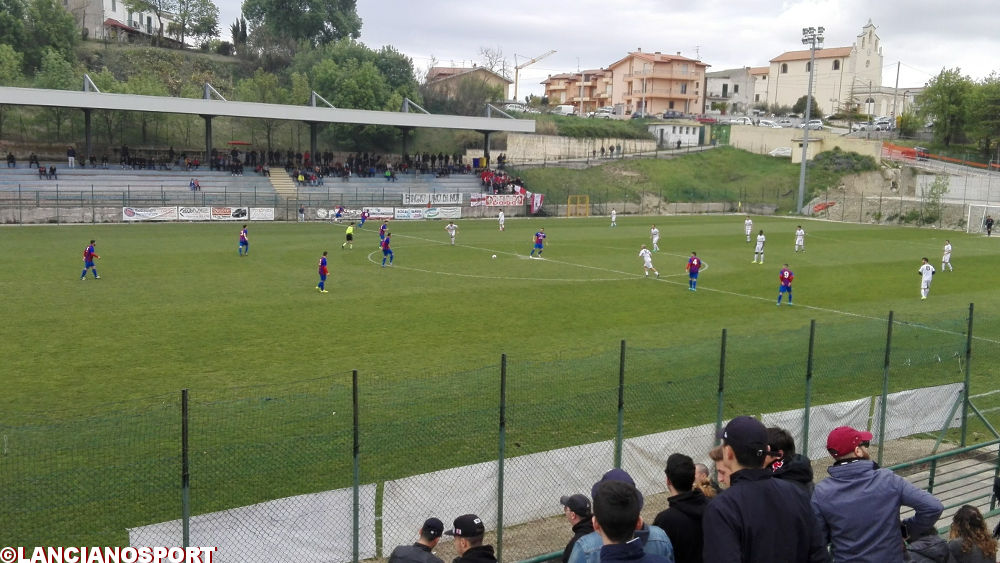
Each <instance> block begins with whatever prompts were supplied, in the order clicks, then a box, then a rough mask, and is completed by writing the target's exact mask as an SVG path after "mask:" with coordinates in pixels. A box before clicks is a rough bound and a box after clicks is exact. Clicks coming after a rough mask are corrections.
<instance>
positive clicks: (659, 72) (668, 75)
mask: <svg viewBox="0 0 1000 563" xmlns="http://www.w3.org/2000/svg"><path fill="white" fill-rule="evenodd" d="M623 78H624V79H625V81H626V82H629V81H631V80H639V81H641V80H642V79H643V78H645V79H647V80H656V79H658V78H659V79H664V80H698V79H699V78H700V76H699V73H697V72H695V71H694V70H688V71H686V72H685V71H682V70H680V69H670V70H668V69H653V70H649V71H646V72H643V71H641V70H640V71H638V72H633V73H631V74H625V75H623Z"/></svg>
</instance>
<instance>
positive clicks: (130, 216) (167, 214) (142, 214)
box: [122, 206, 177, 221]
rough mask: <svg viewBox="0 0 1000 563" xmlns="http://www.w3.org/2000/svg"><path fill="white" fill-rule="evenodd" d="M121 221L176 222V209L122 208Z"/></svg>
mask: <svg viewBox="0 0 1000 563" xmlns="http://www.w3.org/2000/svg"><path fill="white" fill-rule="evenodd" d="M122 220H123V221H176V220H177V207H176V206H175V207H122Z"/></svg>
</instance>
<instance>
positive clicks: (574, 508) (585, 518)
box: [559, 494, 594, 563]
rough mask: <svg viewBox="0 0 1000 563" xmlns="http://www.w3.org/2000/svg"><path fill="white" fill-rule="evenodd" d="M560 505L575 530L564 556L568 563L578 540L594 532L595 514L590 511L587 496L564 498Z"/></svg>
mask: <svg viewBox="0 0 1000 563" xmlns="http://www.w3.org/2000/svg"><path fill="white" fill-rule="evenodd" d="M559 503H560V504H562V505H563V514H565V515H566V519H567V520H569V523H570V526H572V529H573V537H572V538H570V540H569V543H567V544H566V549H564V550H563V554H562V560H563V563H566V562H567V561H569V554H570V553H572V552H573V546H575V545H576V540H578V539H580V538H582V537H583V536H585V535H587V534H589V533H592V532H593V531H594V523H593V517H594V513H593V512H591V510H590V499H588V498H587V497H586V496H585V495H581V494H575V495H569V496H564V497H561V498H560V499H559Z"/></svg>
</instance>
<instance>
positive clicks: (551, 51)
mask: <svg viewBox="0 0 1000 563" xmlns="http://www.w3.org/2000/svg"><path fill="white" fill-rule="evenodd" d="M555 52H556V50H555V49H552V50H550V51H549V52H548V53H545V54H542V55H538V56H537V57H535V58H533V59H531V60H530V61H528V62H526V63H522V64H517V53H514V64H515V65H517V66H515V67H514V101H515V102H517V101H519V100H518V99H517V74H518V71H520V70H521V69H522V68H524V67H526V66H528V65H533V64H535V63H537V62H538V61H540V60H542V59H544V58H545V57H547V56H549V55H551V54H552V53H555Z"/></svg>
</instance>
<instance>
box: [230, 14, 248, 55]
mask: <svg viewBox="0 0 1000 563" xmlns="http://www.w3.org/2000/svg"><path fill="white" fill-rule="evenodd" d="M229 34H230V35H232V36H233V49H235V50H236V54H237V55H240V56H243V57H245V56H247V55H248V54H249V53H247V52H246V47H247V19H246V18H240V19H238V20H236V21H235V22H233V25H231V26H229Z"/></svg>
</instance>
